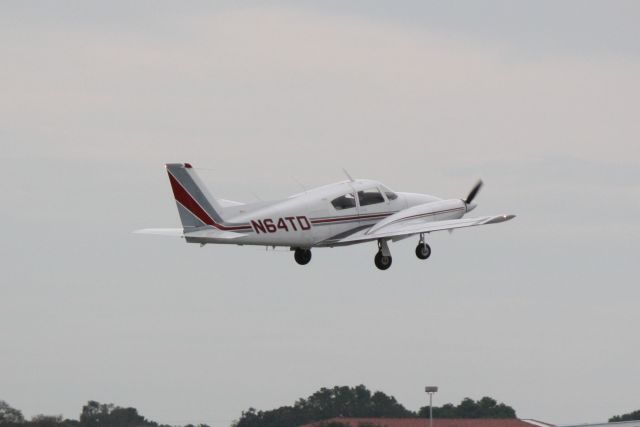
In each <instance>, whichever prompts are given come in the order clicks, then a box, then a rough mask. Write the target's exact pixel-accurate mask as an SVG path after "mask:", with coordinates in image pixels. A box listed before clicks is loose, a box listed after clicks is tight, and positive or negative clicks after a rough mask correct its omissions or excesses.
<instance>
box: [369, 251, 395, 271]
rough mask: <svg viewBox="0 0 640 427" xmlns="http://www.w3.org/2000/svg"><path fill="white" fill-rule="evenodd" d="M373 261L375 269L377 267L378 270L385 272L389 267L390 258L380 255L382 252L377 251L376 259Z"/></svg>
mask: <svg viewBox="0 0 640 427" xmlns="http://www.w3.org/2000/svg"><path fill="white" fill-rule="evenodd" d="M373 260H374V262H375V264H376V267H378V268H379V269H380V270H386V269H387V268H389V267H391V261H392V260H391V256H384V255H382V251H378V253H377V254H376V257H375V258H374V259H373Z"/></svg>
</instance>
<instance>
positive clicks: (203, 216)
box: [165, 163, 226, 229]
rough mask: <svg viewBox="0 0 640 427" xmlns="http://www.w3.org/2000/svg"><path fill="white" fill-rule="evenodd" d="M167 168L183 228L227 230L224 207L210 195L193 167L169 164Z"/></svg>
mask: <svg viewBox="0 0 640 427" xmlns="http://www.w3.org/2000/svg"><path fill="white" fill-rule="evenodd" d="M165 167H166V168H167V173H168V174H169V182H170V183H171V189H172V190H173V196H174V197H175V199H176V205H177V207H178V213H179V214H180V221H182V226H183V227H184V228H185V229H186V228H193V227H203V226H205V225H209V226H212V227H216V228H220V229H226V227H225V226H224V220H223V217H222V214H221V213H222V211H223V208H222V206H220V204H219V203H218V202H217V201H216V199H215V198H214V197H213V196H211V194H209V192H208V191H207V189H206V188H205V186H204V185H203V184H202V181H200V178H199V177H198V175H197V174H196V172H195V170H194V169H193V167H192V166H191V165H190V164H189V163H167V164H166V165H165Z"/></svg>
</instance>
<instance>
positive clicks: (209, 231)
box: [184, 227, 246, 240]
mask: <svg viewBox="0 0 640 427" xmlns="http://www.w3.org/2000/svg"><path fill="white" fill-rule="evenodd" d="M184 236H185V237H187V238H190V237H193V238H200V239H202V238H205V239H224V240H231V239H237V238H238V237H244V236H246V234H243V233H236V232H234V231H222V230H218V229H217V228H213V227H207V228H201V229H199V230H194V231H188V230H185V233H184Z"/></svg>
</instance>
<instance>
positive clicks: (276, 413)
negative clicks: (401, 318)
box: [0, 385, 640, 427]
mask: <svg viewBox="0 0 640 427" xmlns="http://www.w3.org/2000/svg"><path fill="white" fill-rule="evenodd" d="M428 416H429V407H428V406H423V407H421V408H420V409H418V410H417V411H411V410H409V409H407V408H405V407H404V406H403V405H402V404H401V403H399V402H398V401H397V400H396V399H395V398H394V397H393V396H389V395H387V394H385V393H383V392H381V391H375V392H371V391H370V390H369V389H367V387H365V386H364V385H358V386H355V387H347V386H342V387H339V386H336V387H333V388H321V389H320V390H318V391H317V392H315V393H313V394H312V395H311V396H309V397H307V398H301V399H298V400H297V401H296V402H295V403H294V404H293V405H287V406H281V407H279V408H276V409H271V410H266V411H258V410H256V409H254V408H249V409H248V410H246V411H243V412H242V414H241V416H240V418H239V419H238V420H237V421H235V422H234V423H233V424H232V427H298V426H301V425H304V424H308V423H312V422H318V421H323V420H329V419H332V418H340V417H352V418H378V417H380V418H415V417H428ZM433 417H434V418H515V417H516V411H515V410H514V409H513V408H512V407H511V406H508V405H506V404H504V403H498V402H497V401H496V400H495V399H493V398H491V397H483V398H481V399H479V400H477V401H476V400H473V399H471V398H465V399H463V400H462V401H461V402H460V403H459V404H457V405H454V404H452V403H447V404H445V405H442V406H434V407H433ZM631 420H640V410H637V411H634V412H630V413H627V414H622V415H616V416H613V417H611V418H610V419H609V421H610V422H615V421H631ZM0 425H1V426H2V427H174V426H169V425H166V424H159V423H157V422H155V421H151V420H149V419H147V418H145V417H144V416H142V415H141V414H139V413H138V410H137V409H135V408H132V407H120V406H116V405H113V404H110V403H107V404H103V403H100V402H96V401H94V400H90V401H89V402H87V404H86V405H84V406H83V407H82V411H81V413H80V416H79V418H78V419H65V418H63V417H62V416H61V415H36V416H34V417H32V418H31V419H30V420H27V419H25V417H24V416H23V414H22V412H21V411H20V410H18V409H16V408H13V407H11V406H10V405H9V404H8V403H6V402H5V401H3V400H0ZM184 427H208V426H207V425H206V424H199V425H198V426H194V425H192V424H187V425H186V426H184ZM325 427H342V426H341V423H340V422H339V421H337V422H330V423H328V424H326V425H325ZM369 427H374V426H369Z"/></svg>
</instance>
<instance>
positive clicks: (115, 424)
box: [80, 400, 158, 427]
mask: <svg viewBox="0 0 640 427" xmlns="http://www.w3.org/2000/svg"><path fill="white" fill-rule="evenodd" d="M157 425H158V423H156V422H153V421H149V420H147V419H146V418H145V417H143V416H142V415H140V414H138V410H137V409H135V408H121V407H119V406H115V405H113V404H112V403H108V404H101V403H100V402H96V401H95V400H90V401H89V402H87V404H86V405H84V406H83V407H82V413H81V414H80V427H100V426H102V427H104V426H109V427H147V426H148V427H156V426H157Z"/></svg>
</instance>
